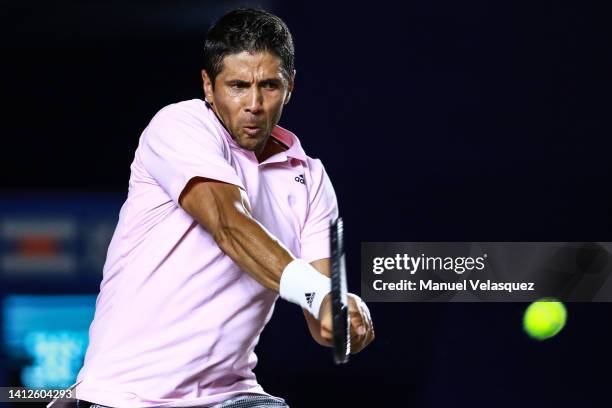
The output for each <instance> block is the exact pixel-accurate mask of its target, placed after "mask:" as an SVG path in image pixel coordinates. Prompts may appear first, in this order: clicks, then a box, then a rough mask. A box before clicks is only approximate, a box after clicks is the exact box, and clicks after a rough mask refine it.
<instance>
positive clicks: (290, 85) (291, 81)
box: [285, 69, 296, 105]
mask: <svg viewBox="0 0 612 408" xmlns="http://www.w3.org/2000/svg"><path fill="white" fill-rule="evenodd" d="M295 72H296V71H295V69H294V70H293V72H292V73H291V77H290V78H289V83H288V85H287V98H286V99H285V105H286V104H288V103H289V100H290V99H291V93H292V92H293V87H294V86H295Z"/></svg>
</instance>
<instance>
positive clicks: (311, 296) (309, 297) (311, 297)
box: [304, 292, 315, 307]
mask: <svg viewBox="0 0 612 408" xmlns="http://www.w3.org/2000/svg"><path fill="white" fill-rule="evenodd" d="M304 295H305V296H306V303H308V307H312V301H313V300H314V297H315V293H314V292H310V293H305V294H304Z"/></svg>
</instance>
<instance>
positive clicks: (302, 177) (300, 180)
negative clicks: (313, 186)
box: [294, 174, 305, 184]
mask: <svg viewBox="0 0 612 408" xmlns="http://www.w3.org/2000/svg"><path fill="white" fill-rule="evenodd" d="M294 180H295V181H297V182H298V183H302V184H305V182H304V175H303V174H300V175H299V176H295V178H294Z"/></svg>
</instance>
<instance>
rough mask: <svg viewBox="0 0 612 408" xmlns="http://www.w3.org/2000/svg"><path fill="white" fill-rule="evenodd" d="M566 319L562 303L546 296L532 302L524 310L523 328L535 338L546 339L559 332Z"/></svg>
mask: <svg viewBox="0 0 612 408" xmlns="http://www.w3.org/2000/svg"><path fill="white" fill-rule="evenodd" d="M566 320H567V311H566V310H565V306H564V305H563V303H561V302H559V301H557V300H555V299H552V298H546V299H541V300H538V301H536V302H533V303H532V304H530V305H529V307H528V308H527V310H525V315H524V316H523V328H524V329H525V331H526V332H527V334H528V335H529V336H531V337H532V338H534V339H536V340H546V339H549V338H551V337H553V336H554V335H555V334H557V333H559V332H560V331H561V329H563V326H565V322H566Z"/></svg>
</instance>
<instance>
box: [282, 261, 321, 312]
mask: <svg viewBox="0 0 612 408" xmlns="http://www.w3.org/2000/svg"><path fill="white" fill-rule="evenodd" d="M329 292H331V281H330V279H329V278H328V277H327V276H325V275H323V274H322V273H320V272H319V271H317V270H316V269H315V268H313V267H312V265H310V264H309V263H308V262H306V261H303V260H301V259H294V260H293V261H291V262H290V263H289V265H287V266H286V267H285V269H284V270H283V274H282V275H281V279H280V288H279V294H280V297H281V298H283V299H285V300H287V301H289V302H291V303H295V304H296V305H300V306H302V307H303V308H304V309H306V310H308V311H309V312H310V314H311V315H313V316H314V317H315V319H317V320H318V319H319V309H320V308H321V302H323V298H324V297H325V295H327V294H328V293H329Z"/></svg>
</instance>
